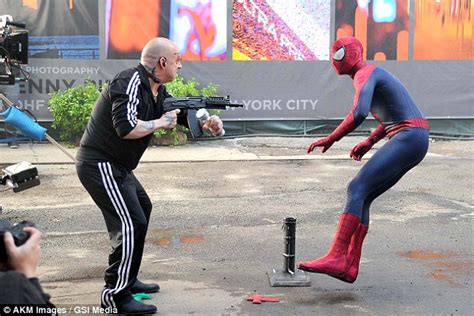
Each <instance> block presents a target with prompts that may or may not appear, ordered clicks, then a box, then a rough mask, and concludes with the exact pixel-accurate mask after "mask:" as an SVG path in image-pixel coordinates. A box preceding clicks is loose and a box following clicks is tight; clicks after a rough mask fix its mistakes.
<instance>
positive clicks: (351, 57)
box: [331, 36, 364, 77]
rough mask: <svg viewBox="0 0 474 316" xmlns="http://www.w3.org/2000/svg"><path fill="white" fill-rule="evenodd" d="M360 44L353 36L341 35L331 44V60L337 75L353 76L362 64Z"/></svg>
mask: <svg viewBox="0 0 474 316" xmlns="http://www.w3.org/2000/svg"><path fill="white" fill-rule="evenodd" d="M362 53H363V48H362V44H361V43H360V42H359V40H358V39H357V38H355V37H351V36H348V37H343V38H340V39H338V40H337V41H335V42H334V44H332V47H331V62H332V66H333V67H334V69H335V70H336V72H337V73H338V74H339V75H350V76H351V77H354V75H355V73H356V72H357V70H359V69H360V68H361V67H362V66H363V65H364V58H363V57H362V55H363V54H362Z"/></svg>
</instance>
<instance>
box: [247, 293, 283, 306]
mask: <svg viewBox="0 0 474 316" xmlns="http://www.w3.org/2000/svg"><path fill="white" fill-rule="evenodd" d="M247 301H251V302H252V303H253V304H262V303H263V302H279V301H280V299H279V298H278V297H268V296H263V295H260V294H253V295H250V296H249V297H247Z"/></svg>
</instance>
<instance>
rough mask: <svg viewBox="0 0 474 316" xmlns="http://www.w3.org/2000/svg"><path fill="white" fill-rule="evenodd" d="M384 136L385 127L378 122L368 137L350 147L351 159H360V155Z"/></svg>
mask: <svg viewBox="0 0 474 316" xmlns="http://www.w3.org/2000/svg"><path fill="white" fill-rule="evenodd" d="M384 137H385V128H384V126H383V124H380V125H379V126H378V127H377V128H376V129H375V130H374V131H373V132H372V133H370V135H369V137H368V138H367V139H366V140H364V141H361V142H360V143H358V144H357V145H355V146H354V148H352V150H351V153H350V156H351V158H352V159H354V160H357V161H360V160H361V159H362V157H363V156H364V155H365V154H366V153H367V152H368V151H369V150H370V148H372V146H374V144H375V143H376V142H378V141H379V140H381V139H382V138H384Z"/></svg>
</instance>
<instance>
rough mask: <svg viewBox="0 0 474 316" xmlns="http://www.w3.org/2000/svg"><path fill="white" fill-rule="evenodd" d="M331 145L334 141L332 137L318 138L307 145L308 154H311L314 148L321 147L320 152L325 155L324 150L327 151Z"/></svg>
mask: <svg viewBox="0 0 474 316" xmlns="http://www.w3.org/2000/svg"><path fill="white" fill-rule="evenodd" d="M332 144H334V139H333V138H332V137H330V136H328V137H324V138H320V139H318V140H316V141H314V142H312V143H311V145H309V147H308V154H311V153H312V152H313V150H314V149H315V148H316V147H323V149H322V150H321V152H322V153H325V152H326V150H328V149H329V147H331V146H332Z"/></svg>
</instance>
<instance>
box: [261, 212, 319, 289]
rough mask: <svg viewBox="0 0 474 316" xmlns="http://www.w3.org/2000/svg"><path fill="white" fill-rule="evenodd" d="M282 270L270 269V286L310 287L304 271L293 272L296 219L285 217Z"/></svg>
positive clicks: (309, 280)
mask: <svg viewBox="0 0 474 316" xmlns="http://www.w3.org/2000/svg"><path fill="white" fill-rule="evenodd" d="M282 229H283V230H284V231H285V233H284V236H283V241H284V250H283V269H282V270H277V269H272V271H271V272H270V273H268V277H269V279H270V285H271V286H274V287H275V286H311V279H310V278H309V276H307V275H306V274H305V273H304V271H301V270H295V261H296V218H294V217H286V218H285V219H284V220H283V226H282Z"/></svg>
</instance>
